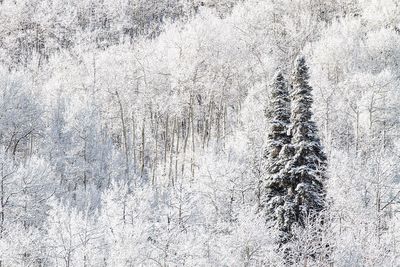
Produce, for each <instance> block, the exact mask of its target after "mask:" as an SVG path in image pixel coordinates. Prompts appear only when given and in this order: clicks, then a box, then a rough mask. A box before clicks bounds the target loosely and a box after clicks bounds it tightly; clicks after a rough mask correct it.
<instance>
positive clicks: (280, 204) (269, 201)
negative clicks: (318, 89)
mask: <svg viewBox="0 0 400 267" xmlns="http://www.w3.org/2000/svg"><path fill="white" fill-rule="evenodd" d="M271 98H272V99H271V104H270V107H269V108H268V110H267V116H268V118H269V120H270V129H269V130H270V132H269V134H268V138H267V139H268V140H267V147H266V151H265V155H264V157H265V174H264V175H263V179H264V180H263V181H262V187H263V188H264V190H263V191H262V192H261V193H262V194H263V195H262V196H261V199H262V203H261V205H262V206H263V210H264V212H265V215H266V218H267V221H268V222H270V223H272V224H273V225H275V226H276V227H277V228H278V229H279V230H281V232H282V238H283V240H282V242H285V241H286V240H287V237H285V233H287V232H289V230H290V229H289V228H288V227H290V225H288V222H289V220H290V218H293V216H294V215H293V214H292V213H293V212H292V211H291V210H290V209H289V208H288V204H289V203H287V201H288V200H289V199H287V195H288V185H289V184H290V180H289V174H288V173H287V172H286V169H285V165H286V163H287V162H288V159H289V158H288V156H290V146H289V144H290V135H289V132H288V129H289V126H290V100H289V92H288V83H287V81H286V80H285V78H284V77H283V75H282V72H281V71H278V72H277V73H276V74H275V77H274V79H273V83H272V86H271Z"/></svg>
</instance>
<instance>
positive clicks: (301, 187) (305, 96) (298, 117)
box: [286, 56, 327, 226]
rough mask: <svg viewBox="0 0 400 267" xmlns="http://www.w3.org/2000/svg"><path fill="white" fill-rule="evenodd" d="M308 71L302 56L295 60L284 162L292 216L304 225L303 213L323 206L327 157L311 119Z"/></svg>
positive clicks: (316, 211)
mask: <svg viewBox="0 0 400 267" xmlns="http://www.w3.org/2000/svg"><path fill="white" fill-rule="evenodd" d="M308 79H309V71H308V67H307V66H306V63H305V59H304V57H303V56H300V57H298V58H297V59H296V60H295V64H294V69H293V74H292V86H293V88H292V90H291V93H290V98H291V102H292V109H291V111H292V112H291V118H290V120H291V123H292V125H291V130H290V133H291V135H292V140H291V142H292V149H293V155H292V157H291V159H290V161H289V162H288V164H287V165H286V169H287V173H288V174H289V175H290V183H289V184H288V186H289V188H288V190H289V192H290V194H292V195H293V197H294V198H293V201H294V202H293V204H294V207H292V210H293V212H294V217H293V219H294V220H295V221H293V222H292V221H290V222H289V224H292V223H294V222H296V223H297V224H298V225H300V226H301V225H304V221H305V217H306V216H310V215H311V216H313V215H316V214H318V212H320V211H322V210H323V209H324V204H325V195H326V193H325V188H324V182H325V179H326V174H325V172H326V165H327V158H326V156H325V153H324V152H323V148H322V145H321V142H320V139H319V137H318V129H317V126H316V124H315V122H314V121H313V119H312V115H313V113H312V111H311V106H312V103H313V99H312V94H311V92H312V87H311V86H310V85H309V84H308Z"/></svg>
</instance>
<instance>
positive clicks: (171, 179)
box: [168, 117, 176, 186]
mask: <svg viewBox="0 0 400 267" xmlns="http://www.w3.org/2000/svg"><path fill="white" fill-rule="evenodd" d="M175 131H176V117H175V119H174V126H173V128H172V136H171V149H170V153H169V172H168V181H169V182H171V184H172V186H174V178H173V177H172V162H173V160H172V156H173V153H174V142H175Z"/></svg>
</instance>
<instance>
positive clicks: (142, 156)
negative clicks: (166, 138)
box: [140, 117, 146, 178]
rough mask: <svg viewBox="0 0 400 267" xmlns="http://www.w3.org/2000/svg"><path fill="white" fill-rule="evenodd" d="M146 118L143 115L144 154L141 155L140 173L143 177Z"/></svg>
mask: <svg viewBox="0 0 400 267" xmlns="http://www.w3.org/2000/svg"><path fill="white" fill-rule="evenodd" d="M145 122H146V120H145V118H144V117H143V124H142V153H141V154H142V155H141V168H140V174H141V177H142V178H143V177H144V149H145V146H144V145H145Z"/></svg>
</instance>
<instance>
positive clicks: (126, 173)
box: [115, 91, 130, 183]
mask: <svg viewBox="0 0 400 267" xmlns="http://www.w3.org/2000/svg"><path fill="white" fill-rule="evenodd" d="M115 95H116V96H117V100H118V104H119V111H120V119H121V124H122V137H123V139H124V140H123V142H124V150H125V176H126V179H127V180H128V183H129V180H130V177H129V176H130V175H129V146H128V136H127V130H126V124H125V117H124V109H123V106H122V102H121V99H120V97H119V94H118V91H115Z"/></svg>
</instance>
